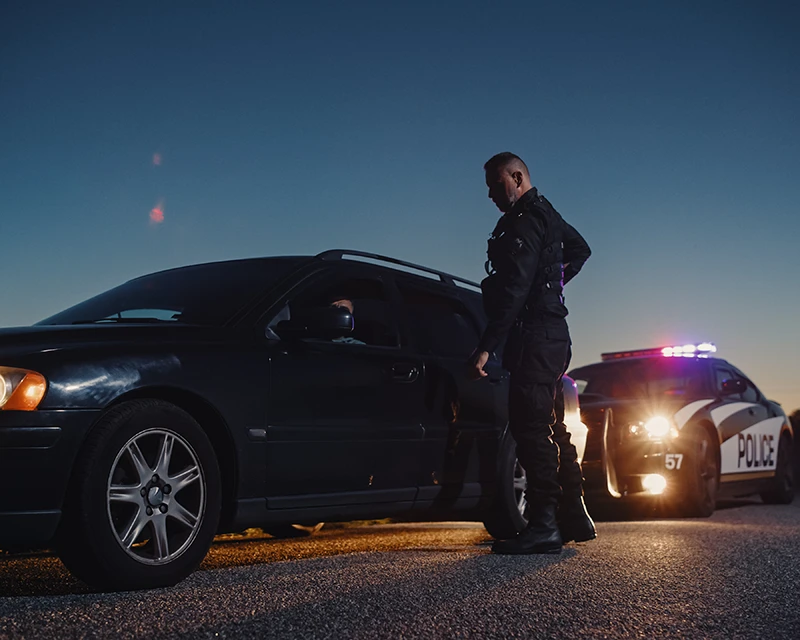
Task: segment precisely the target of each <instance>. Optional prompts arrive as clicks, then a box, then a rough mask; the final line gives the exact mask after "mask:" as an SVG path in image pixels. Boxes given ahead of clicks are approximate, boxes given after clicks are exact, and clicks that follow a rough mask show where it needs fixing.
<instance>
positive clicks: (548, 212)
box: [485, 192, 566, 320]
mask: <svg viewBox="0 0 800 640" xmlns="http://www.w3.org/2000/svg"><path fill="white" fill-rule="evenodd" d="M519 215H533V216H536V217H537V218H538V219H539V220H540V221H541V222H542V226H543V228H544V231H545V235H544V238H543V239H542V248H541V251H540V253H539V261H538V263H537V266H536V274H535V276H534V279H533V283H532V285H531V289H530V291H529V292H528V299H527V301H526V302H525V306H524V308H523V313H522V319H524V320H540V319H542V317H543V316H544V315H545V313H546V312H547V314H548V315H556V316H560V317H564V316H566V308H565V307H564V305H563V303H564V299H563V296H562V294H563V289H564V285H563V279H564V264H563V262H564V255H563V254H564V251H563V244H562V224H561V216H560V215H559V213H558V212H557V211H556V210H555V209H554V208H553V205H551V204H550V203H549V202H548V201H547V199H546V198H544V197H543V196H542V195H540V194H538V192H537V194H536V195H535V196H534V197H533V198H531V199H530V200H528V202H526V203H525V208H524V210H523V211H522V212H521V213H520V214H519ZM512 223H513V221H510V220H508V219H507V218H506V216H503V217H502V218H501V219H500V221H499V222H498V223H497V226H496V227H495V229H494V231H493V232H492V235H491V237H490V238H489V242H488V250H487V255H488V258H489V259H488V260H487V261H486V265H485V268H486V272H487V273H488V274H489V275H490V276H491V275H492V274H493V273H494V270H495V266H499V267H500V268H501V269H502V268H503V265H502V263H503V261H504V260H509V259H513V252H514V246H513V243H514V239H513V238H510V237H509V232H510V230H511V229H510V227H511V224H512Z"/></svg>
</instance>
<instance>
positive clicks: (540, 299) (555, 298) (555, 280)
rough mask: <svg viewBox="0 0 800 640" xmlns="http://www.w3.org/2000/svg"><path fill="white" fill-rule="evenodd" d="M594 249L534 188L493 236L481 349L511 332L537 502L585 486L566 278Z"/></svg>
mask: <svg viewBox="0 0 800 640" xmlns="http://www.w3.org/2000/svg"><path fill="white" fill-rule="evenodd" d="M590 255H591V250H590V249H589V245H588V244H587V243H586V241H585V240H584V239H583V237H581V235H580V234H579V233H578V232H577V231H576V230H575V229H574V228H573V227H572V226H570V225H569V224H567V223H566V222H565V221H564V219H563V218H562V217H561V215H559V213H558V212H557V211H556V210H555V208H554V207H553V206H552V205H551V204H550V203H549V202H548V201H547V199H546V198H544V197H543V196H542V195H540V194H539V192H538V191H537V190H536V189H535V188H533V189H531V190H530V191H528V192H526V193H525V194H524V195H523V196H522V197H521V198H520V199H519V200H518V201H517V203H516V204H515V205H514V207H513V208H512V210H511V211H509V212H508V213H506V214H505V215H504V216H503V217H502V218H501V219H500V221H499V222H498V223H497V226H496V227H495V230H494V232H493V233H492V236H491V238H490V239H489V250H488V256H489V260H488V261H487V263H486V266H487V269H486V270H487V272H488V273H489V276H488V277H487V278H485V279H484V280H483V282H482V283H481V288H482V290H483V301H484V308H485V310H486V314H487V316H488V318H489V324H488V326H487V327H486V330H485V331H484V334H483V336H482V338H481V341H480V343H479V346H478V351H488V352H490V353H491V352H492V351H494V350H495V349H496V348H497V347H498V346H499V345H500V343H501V342H502V341H503V339H504V338H505V337H506V336H508V340H507V341H506V346H505V349H504V352H503V366H504V367H505V368H506V369H507V370H508V371H510V372H511V385H510V390H509V427H510V429H511V433H512V435H513V436H514V440H515V441H516V443H517V457H518V459H519V461H520V463H521V464H522V466H523V468H524V469H525V471H526V474H527V477H528V491H527V498H528V502H529V503H530V504H531V505H537V504H538V505H545V504H554V503H556V502H557V501H558V499H559V497H560V495H561V489H562V488H563V490H564V493H565V494H568V493H569V494H574V495H577V496H580V495H581V492H582V476H581V470H580V466H579V465H578V462H577V452H576V450H575V446H574V445H573V444H572V443H571V442H570V435H569V433H568V432H567V430H566V427H565V425H564V423H563V419H564V398H563V389H562V387H561V378H562V376H563V375H564V372H565V371H566V370H567V367H568V365H569V361H570V359H571V357H572V351H571V341H570V335H569V328H568V327H567V321H566V316H567V308H566V307H565V306H564V298H563V286H564V285H565V284H566V283H567V282H569V281H570V280H571V279H572V278H574V277H575V276H576V275H577V273H578V272H579V271H580V269H581V267H582V266H583V264H584V263H585V262H586V260H587V259H588V258H589V256H590ZM554 441H555V442H554ZM556 443H557V445H558V446H557V445H556ZM559 450H560V456H561V461H560V462H561V463H560V465H559Z"/></svg>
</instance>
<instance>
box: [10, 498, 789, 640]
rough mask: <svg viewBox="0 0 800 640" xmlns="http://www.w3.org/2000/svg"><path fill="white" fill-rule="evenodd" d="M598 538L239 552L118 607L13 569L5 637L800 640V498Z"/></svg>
mask: <svg viewBox="0 0 800 640" xmlns="http://www.w3.org/2000/svg"><path fill="white" fill-rule="evenodd" d="M598 532H599V537H598V539H597V540H595V541H592V542H589V543H585V544H581V545H569V546H568V547H566V548H565V551H564V552H563V553H562V554H561V555H560V556H522V557H508V556H495V555H492V554H491V553H490V551H489V538H488V536H487V534H486V532H485V530H484V529H483V528H482V527H481V526H480V525H475V524H470V523H446V524H442V523H438V524H422V525H394V524H393V525H387V524H381V525H372V526H358V527H352V528H335V529H330V530H326V529H323V530H322V531H321V532H319V533H318V534H317V535H316V536H314V537H313V538H306V539H295V540H275V539H272V538H270V537H269V536H267V535H261V536H255V537H249V538H241V537H240V538H235V537H231V538H227V539H220V540H218V541H217V542H216V543H215V545H214V546H213V547H212V549H211V551H210V553H209V555H208V557H207V559H206V560H205V562H204V563H203V565H202V567H201V568H200V569H199V570H198V571H197V572H196V573H195V574H193V575H192V576H191V577H190V578H188V579H187V580H185V581H184V582H182V583H181V584H179V585H178V586H176V587H173V588H170V589H159V590H153V591H139V592H126V593H105V594H104V593H91V592H89V590H88V589H87V588H85V587H84V586H83V585H82V584H81V583H79V582H77V581H76V580H74V579H73V578H71V577H70V575H69V574H68V573H67V572H66V570H65V569H64V568H63V566H62V565H61V564H60V562H59V561H58V560H57V559H56V558H54V557H51V556H49V555H47V554H36V555H28V556H6V557H0V594H3V597H0V637H3V638H6V637H8V638H18V637H19V638H22V637H24V638H37V639H38V638H62V637H64V638H74V637H91V638H98V637H99V638H105V637H109V638H125V637H132V636H137V637H158V638H165V637H178V638H179V637H189V636H190V637H193V638H194V637H208V638H217V637H221V638H224V637H229V638H230V637H236V638H242V637H252V638H273V637H274V638H398V637H404V638H523V637H528V638H530V637H537V638H539V637H565V638H576V637H581V638H631V637H648V638H649V637H691V638H748V639H750V638H762V637H763V638H766V637H769V638H792V639H796V638H800V598H798V590H799V589H800V584H798V583H799V582H800V580H799V579H800V499H799V500H796V501H795V503H794V504H793V505H790V506H784V507H776V506H766V505H762V504H761V503H760V502H759V501H758V500H757V499H754V500H750V501H740V502H737V503H733V504H731V505H727V506H726V507H725V508H722V509H720V510H718V511H717V513H715V514H714V516H712V517H711V518H710V519H689V520H666V519H650V520H640V521H607V522H599V523H598Z"/></svg>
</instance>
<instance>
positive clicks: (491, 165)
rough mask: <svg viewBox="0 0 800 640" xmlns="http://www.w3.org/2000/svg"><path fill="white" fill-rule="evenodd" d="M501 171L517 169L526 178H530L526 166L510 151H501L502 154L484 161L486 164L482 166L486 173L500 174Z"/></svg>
mask: <svg viewBox="0 0 800 640" xmlns="http://www.w3.org/2000/svg"><path fill="white" fill-rule="evenodd" d="M501 169H519V170H521V171H523V172H524V173H525V175H526V176H527V177H528V178H530V176H531V174H530V171H528V165H526V164H525V163H524V162H523V161H522V158H520V157H519V156H518V155H517V154H515V153H511V152H510V151H503V153H498V154H497V155H495V156H492V157H491V158H489V159H488V160H487V161H486V164H485V165H483V170H484V171H485V172H486V173H489V172H490V171H493V172H500V170H501Z"/></svg>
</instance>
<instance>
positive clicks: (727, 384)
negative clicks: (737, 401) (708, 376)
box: [722, 378, 747, 396]
mask: <svg viewBox="0 0 800 640" xmlns="http://www.w3.org/2000/svg"><path fill="white" fill-rule="evenodd" d="M745 391H747V383H746V382H745V381H744V380H740V379H739V378H729V379H728V380H723V381H722V395H723V396H730V395H733V394H734V393H744V392H745Z"/></svg>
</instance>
